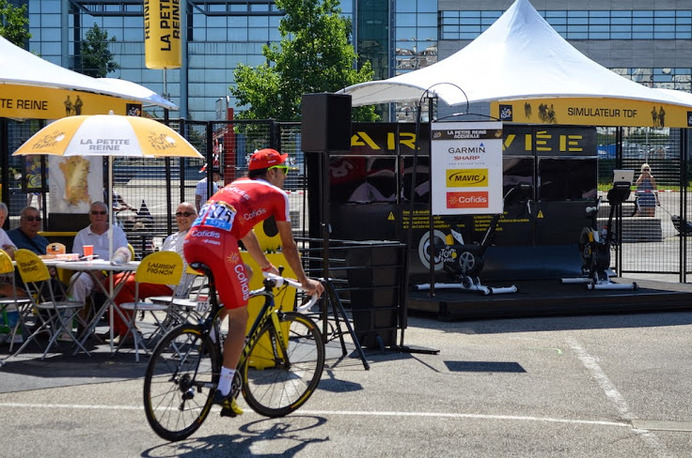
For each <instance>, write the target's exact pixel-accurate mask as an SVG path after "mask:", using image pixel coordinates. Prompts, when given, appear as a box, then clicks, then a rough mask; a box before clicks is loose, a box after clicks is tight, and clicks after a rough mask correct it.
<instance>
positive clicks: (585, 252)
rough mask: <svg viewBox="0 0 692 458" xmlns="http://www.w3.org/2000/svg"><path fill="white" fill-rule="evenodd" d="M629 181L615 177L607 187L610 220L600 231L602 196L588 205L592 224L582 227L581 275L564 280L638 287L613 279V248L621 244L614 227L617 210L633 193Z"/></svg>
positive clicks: (599, 286)
mask: <svg viewBox="0 0 692 458" xmlns="http://www.w3.org/2000/svg"><path fill="white" fill-rule="evenodd" d="M630 186H631V182H629V181H614V182H613V187H612V188H611V189H610V190H609V191H608V194H607V200H608V204H609V205H610V211H609V213H608V221H607V222H606V224H605V225H604V226H603V228H602V229H601V230H600V231H599V229H598V213H599V210H600V207H601V198H600V197H598V198H597V199H596V205H594V206H589V207H586V218H587V219H588V220H589V225H588V226H585V227H584V228H582V230H581V233H580V234H579V243H578V249H579V253H580V255H581V260H582V266H581V271H582V276H581V277H578V278H563V279H562V283H586V287H587V289H590V290H591V289H637V288H638V285H637V283H636V282H634V283H615V282H613V281H611V279H610V273H609V270H610V261H611V250H614V249H616V248H617V246H618V245H619V244H620V240H619V238H618V234H616V232H615V230H614V227H613V226H614V217H615V212H616V211H617V209H618V208H620V207H621V206H622V203H623V202H625V201H626V200H627V199H628V198H629V196H630V192H631V191H630Z"/></svg>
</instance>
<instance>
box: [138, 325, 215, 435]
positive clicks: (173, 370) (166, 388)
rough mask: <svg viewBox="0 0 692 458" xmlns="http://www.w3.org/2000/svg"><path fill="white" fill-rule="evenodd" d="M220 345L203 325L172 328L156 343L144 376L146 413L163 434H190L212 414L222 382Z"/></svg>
mask: <svg viewBox="0 0 692 458" xmlns="http://www.w3.org/2000/svg"><path fill="white" fill-rule="evenodd" d="M219 366H220V359H219V356H218V350H217V346H216V345H215V344H214V343H213V342H212V341H211V339H210V338H209V337H208V336H203V334H202V329H201V327H200V326H190V325H183V326H179V327H177V328H175V329H173V330H171V331H170V332H169V333H168V334H166V335H165V336H164V337H163V338H162V339H161V340H160V341H159V343H158V345H156V348H155V349H154V351H153V353H152V355H151V358H150V359H149V363H148V365H147V370H146V373H145V376H144V396H143V400H144V412H145V413H146V417H147V421H148V422H149V425H150V426H151V428H152V429H153V430H154V432H155V433H156V434H158V435H159V437H161V438H163V439H166V440H168V441H173V442H175V441H179V440H183V439H185V438H187V437H189V436H190V435H191V434H192V433H194V432H195V431H197V429H198V428H199V427H200V426H201V425H202V423H203V422H204V420H205V419H206V418H207V415H209V411H210V410H211V406H212V399H213V395H214V391H215V390H216V386H217V384H218V381H219V372H220V367H219Z"/></svg>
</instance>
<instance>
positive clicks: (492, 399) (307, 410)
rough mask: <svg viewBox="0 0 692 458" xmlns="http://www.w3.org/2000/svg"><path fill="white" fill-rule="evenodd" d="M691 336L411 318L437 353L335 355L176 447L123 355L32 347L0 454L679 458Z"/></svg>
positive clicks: (648, 321)
mask: <svg viewBox="0 0 692 458" xmlns="http://www.w3.org/2000/svg"><path fill="white" fill-rule="evenodd" d="M691 335H692V313H691V312H676V313H649V314H637V315H609V316H585V317H554V318H525V319H513V320H494V321H461V322H451V323H450V322H441V321H437V320H435V319H432V318H425V317H412V318H411V319H410V323H409V328H408V329H407V330H406V333H405V339H404V343H405V344H407V345H411V346H420V347H423V348H428V349H438V350H439V353H438V354H426V353H413V354H407V353H396V352H391V351H386V352H379V351H370V350H369V351H367V360H368V361H369V363H370V365H371V368H370V370H368V371H366V370H364V368H363V365H362V364H361V361H360V360H359V359H357V358H356V357H354V356H355V355H352V354H351V355H349V356H348V357H347V358H345V359H343V360H337V359H331V360H330V361H329V364H330V367H329V369H328V370H327V371H326V372H325V374H324V376H323V380H322V382H321V384H320V387H319V390H318V391H317V392H316V393H315V394H314V396H313V397H312V398H311V399H310V401H309V402H308V404H307V405H306V406H305V407H304V408H303V409H301V410H300V411H298V412H297V413H295V414H293V415H291V416H288V417H285V418H281V419H274V420H271V419H266V418H263V417H260V416H258V415H257V414H255V413H253V412H246V413H245V414H244V415H243V416H242V417H240V418H237V419H228V418H223V419H222V418H220V417H218V415H217V414H216V410H215V411H213V413H212V415H211V416H210V418H209V419H208V420H207V421H206V423H205V424H204V425H203V426H202V427H201V429H200V430H199V431H198V432H197V433H196V434H195V435H193V436H192V437H191V438H190V439H188V440H186V441H183V442H180V443H176V444H172V443H167V442H165V441H163V440H161V439H160V438H158V437H157V436H156V435H154V433H153V432H152V431H151V429H150V428H149V426H148V424H147V422H146V420H145V417H144V413H143V411H142V407H141V390H142V381H141V375H142V373H143V370H144V364H143V363H140V364H136V363H134V357H133V356H132V355H127V354H124V355H116V356H115V357H110V356H109V355H108V351H107V347H106V346H102V347H99V348H97V352H96V353H95V355H94V356H92V357H91V358H87V357H83V356H78V357H72V356H69V357H61V356H57V357H52V358H50V359H49V360H46V361H40V360H36V359H34V357H35V355H31V354H29V355H26V356H24V357H21V358H19V359H17V360H9V361H8V363H7V364H6V365H5V366H4V367H3V368H1V369H0V411H1V412H2V413H3V434H2V436H1V437H2V438H1V439H0V442H1V443H2V455H3V456H7V457H15V456H16V457H20V456H21V457H26V456H75V457H77V456H85V457H86V456H89V457H93V456H105V455H108V456H112V457H119V456H123V457H126V456H127V457H131V456H161V457H162V456H189V457H194V456H200V457H201V456H204V457H207V456H301V457H303V456H305V457H312V456H315V457H325V456H349V457H351V456H393V457H394V456H396V457H399V456H407V457H408V456H416V457H420V456H473V457H479V456H483V457H486V456H487V457H496V456H531V457H537V456H538V457H554V456H577V457H594V456H608V457H610V458H612V457H628V458H631V457H673V456H676V457H686V456H691V455H692V409H690V404H689V400H690V395H689V393H690V392H692V377H691V376H692V364H691V363H692V352H690V336H691ZM347 340H348V339H347ZM0 348H3V349H6V347H0Z"/></svg>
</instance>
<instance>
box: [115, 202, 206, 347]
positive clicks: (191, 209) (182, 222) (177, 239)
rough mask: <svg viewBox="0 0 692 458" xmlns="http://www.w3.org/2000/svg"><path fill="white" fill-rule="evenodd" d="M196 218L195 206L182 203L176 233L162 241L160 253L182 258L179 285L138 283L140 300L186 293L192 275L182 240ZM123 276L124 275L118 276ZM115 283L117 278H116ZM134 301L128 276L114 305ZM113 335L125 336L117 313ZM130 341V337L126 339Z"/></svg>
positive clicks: (132, 284) (131, 282)
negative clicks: (170, 253) (169, 252)
mask: <svg viewBox="0 0 692 458" xmlns="http://www.w3.org/2000/svg"><path fill="white" fill-rule="evenodd" d="M196 217H197V211H196V210H195V206H194V205H192V204H191V203H189V202H183V203H181V204H180V205H178V208H177V209H176V211H175V222H176V225H177V226H178V232H175V233H173V234H171V235H169V236H168V237H166V240H164V242H163V245H162V246H161V251H175V252H176V253H178V254H179V255H180V256H181V257H182V258H183V276H182V278H181V280H180V284H178V285H177V286H176V285H155V284H150V283H140V284H139V297H140V299H143V298H147V297H151V296H170V295H181V294H184V293H185V292H187V290H188V289H189V287H190V285H191V283H192V281H194V275H191V274H188V273H187V262H185V257H184V256H183V240H184V239H185V235H186V234H187V231H188V230H189V229H190V226H192V222H193V221H194V220H195V218H196ZM118 275H124V274H122V273H121V274H118ZM116 282H117V278H116ZM134 300H135V277H134V275H130V276H129V277H128V278H127V280H125V283H124V284H123V286H122V289H121V290H120V292H119V293H118V295H117V296H115V303H116V304H122V303H124V302H133V301H134ZM121 313H123V315H125V316H127V317H128V319H129V318H131V317H130V316H129V315H127V314H129V313H131V312H129V311H126V310H121ZM112 326H113V335H119V336H121V337H120V338H123V336H126V335H127V323H126V322H125V321H123V319H122V318H121V316H120V314H119V313H117V312H116V313H114V314H113V323H112ZM126 338H127V339H128V341H129V339H132V335H129V336H127V337H126Z"/></svg>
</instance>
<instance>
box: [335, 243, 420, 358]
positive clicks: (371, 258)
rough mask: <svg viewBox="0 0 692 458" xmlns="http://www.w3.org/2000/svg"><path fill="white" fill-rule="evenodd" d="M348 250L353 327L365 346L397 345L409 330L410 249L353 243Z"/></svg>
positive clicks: (393, 244)
mask: <svg viewBox="0 0 692 458" xmlns="http://www.w3.org/2000/svg"><path fill="white" fill-rule="evenodd" d="M345 249H346V264H347V271H346V275H347V279H348V290H349V293H350V300H351V312H352V315H353V328H354V331H355V334H356V337H357V338H358V341H359V342H360V344H361V345H362V346H364V347H377V348H383V347H387V346H392V345H396V337H397V330H398V329H399V328H400V327H405V323H403V320H404V318H403V317H405V316H406V313H405V308H406V295H405V291H406V256H405V253H406V250H405V245H404V244H402V243H399V242H389V241H363V242H351V243H349V244H348V246H346V247H345Z"/></svg>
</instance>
